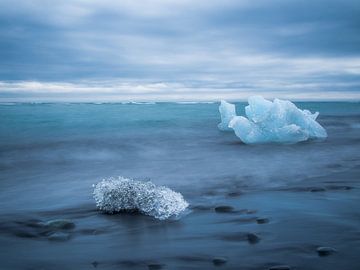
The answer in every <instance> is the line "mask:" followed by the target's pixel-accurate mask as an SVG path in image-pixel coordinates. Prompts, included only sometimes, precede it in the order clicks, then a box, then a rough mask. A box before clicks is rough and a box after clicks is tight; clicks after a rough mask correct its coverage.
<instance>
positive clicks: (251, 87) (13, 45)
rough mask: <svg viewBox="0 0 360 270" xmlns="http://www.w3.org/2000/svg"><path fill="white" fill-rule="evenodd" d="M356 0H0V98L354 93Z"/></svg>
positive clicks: (359, 58)
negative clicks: (305, 1)
mask: <svg viewBox="0 0 360 270" xmlns="http://www.w3.org/2000/svg"><path fill="white" fill-rule="evenodd" d="M358 14H360V5H358V1H350V0H345V1H331V0H330V1H323V0H315V1H312V2H311V3H310V2H307V3H304V2H303V1H299V0H295V1H286V0H273V1H265V0H260V1H256V2H254V1H247V0H243V1H235V0H225V1H204V0H199V1H188V0H182V1H180V0H168V1H163V0H143V1H110V0H104V1H85V0H69V1H56V2H51V3H50V2H48V1H45V0H34V1H25V0H15V1H14V0H13V1H8V0H3V1H1V2H0V59H1V61H0V100H1V101H5V100H12V101H13V100H36V99H39V100H44V99H49V100H55V99H57V100H71V99H73V100H86V99H109V98H110V99H117V100H121V99H124V100H129V99H138V100H150V99H151V100H192V99H196V100H212V99H219V98H228V99H229V98H230V99H243V98H246V96H247V95H248V94H263V95H265V96H266V97H269V98H271V97H274V96H279V97H284V98H285V97H286V98H293V99H359V89H360V88H359V86H360V30H359V29H360V21H359V16H358Z"/></svg>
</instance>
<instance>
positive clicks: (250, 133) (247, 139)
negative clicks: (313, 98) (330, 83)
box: [229, 96, 327, 144]
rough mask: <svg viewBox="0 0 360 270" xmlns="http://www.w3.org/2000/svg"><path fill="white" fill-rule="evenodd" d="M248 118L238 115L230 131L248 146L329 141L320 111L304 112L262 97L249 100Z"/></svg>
mask: <svg viewBox="0 0 360 270" xmlns="http://www.w3.org/2000/svg"><path fill="white" fill-rule="evenodd" d="M248 102H249V105H248V106H246V107H245V113H246V116H247V118H246V117H243V116H234V117H233V118H232V119H231V120H230V122H229V128H232V129H234V131H235V134H236V136H238V137H239V138H240V139H241V140H242V141H243V142H244V143H247V144H254V143H269V142H278V143H296V142H300V141H306V140H308V139H325V138H326V137H327V133H326V130H325V129H324V128H323V127H322V126H321V125H320V124H319V123H318V122H316V118H317V116H318V115H319V113H318V112H316V113H314V114H312V113H311V112H310V111H308V110H300V109H298V108H297V107H296V106H295V104H293V103H292V102H290V101H287V100H280V99H275V100H274V101H273V102H271V101H269V100H266V99H264V98H263V97H261V96H253V97H250V98H249V99H248Z"/></svg>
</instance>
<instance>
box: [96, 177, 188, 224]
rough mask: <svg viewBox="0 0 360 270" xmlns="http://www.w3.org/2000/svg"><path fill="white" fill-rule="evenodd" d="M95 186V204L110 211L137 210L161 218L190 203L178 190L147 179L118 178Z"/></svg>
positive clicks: (176, 211) (106, 180)
mask: <svg viewBox="0 0 360 270" xmlns="http://www.w3.org/2000/svg"><path fill="white" fill-rule="evenodd" d="M94 187H95V188H94V193H93V194H94V199H95V202H96V206H97V207H98V208H99V209H100V210H102V211H104V212H107V213H110V214H112V213H116V212H122V211H130V212H133V211H138V212H140V213H142V214H145V215H148V216H153V217H155V218H157V219H160V220H164V219H168V218H171V217H177V216H179V215H180V213H181V212H183V211H184V210H185V209H186V208H187V207H188V206H189V204H188V203H187V202H186V201H185V200H184V198H183V196H182V195H181V194H180V193H178V192H175V191H173V190H171V189H169V188H167V187H164V186H156V185H154V184H153V183H152V182H150V181H149V182H141V181H135V180H131V179H127V178H124V177H119V178H118V179H114V178H110V179H103V180H102V181H101V182H99V183H97V184H96V185H95V186H94Z"/></svg>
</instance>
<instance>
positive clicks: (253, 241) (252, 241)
mask: <svg viewBox="0 0 360 270" xmlns="http://www.w3.org/2000/svg"><path fill="white" fill-rule="evenodd" d="M246 237H247V241H248V242H249V243H250V244H256V243H258V242H259V241H260V237H259V236H257V235H256V234H254V233H248V234H246Z"/></svg>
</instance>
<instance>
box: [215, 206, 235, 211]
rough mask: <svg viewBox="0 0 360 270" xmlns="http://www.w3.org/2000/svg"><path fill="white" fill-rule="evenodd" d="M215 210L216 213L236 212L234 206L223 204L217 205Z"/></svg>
mask: <svg viewBox="0 0 360 270" xmlns="http://www.w3.org/2000/svg"><path fill="white" fill-rule="evenodd" d="M215 212H216V213H232V212H234V208H233V207H231V206H228V205H221V206H217V207H215Z"/></svg>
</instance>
